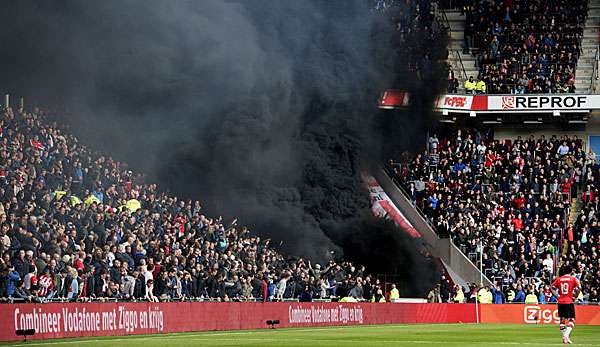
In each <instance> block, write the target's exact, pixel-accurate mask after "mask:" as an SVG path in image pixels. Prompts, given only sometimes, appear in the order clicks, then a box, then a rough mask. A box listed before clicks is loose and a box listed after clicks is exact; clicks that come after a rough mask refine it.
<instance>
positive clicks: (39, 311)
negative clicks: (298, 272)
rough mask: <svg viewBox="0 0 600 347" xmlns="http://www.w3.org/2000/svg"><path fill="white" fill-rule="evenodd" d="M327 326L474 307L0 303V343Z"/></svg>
mask: <svg viewBox="0 0 600 347" xmlns="http://www.w3.org/2000/svg"><path fill="white" fill-rule="evenodd" d="M269 319H277V320H279V321H280V324H279V327H315V326H331V325H336V326H340V325H363V324H364V325H367V324H392V323H396V324H403V323H459V322H467V323H472V322H475V321H476V313H475V309H474V305H468V304H465V305H456V304H408V303H407V304H404V303H402V304H401V303H398V304H391V303H387V304H383V303H266V304H265V303H237V302H228V303H202V302H179V303H147V302H144V303H141V302H140V303H48V304H12V305H0V327H1V328H0V340H1V341H14V340H19V337H18V336H17V335H16V334H15V330H16V329H31V328H35V329H36V331H38V333H36V334H35V335H34V336H33V338H35V339H51V338H64V337H82V336H114V335H131V334H155V333H173V332H185V331H206V330H237V329H260V328H267V324H266V320H269Z"/></svg>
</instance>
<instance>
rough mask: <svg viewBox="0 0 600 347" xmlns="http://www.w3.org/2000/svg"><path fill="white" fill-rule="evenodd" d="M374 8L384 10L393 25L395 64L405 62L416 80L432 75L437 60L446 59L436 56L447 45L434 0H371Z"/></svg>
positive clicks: (445, 33)
mask: <svg viewBox="0 0 600 347" xmlns="http://www.w3.org/2000/svg"><path fill="white" fill-rule="evenodd" d="M374 9H375V10H376V11H380V12H382V13H385V14H386V15H387V16H388V18H389V19H390V20H391V22H392V25H393V26H394V29H395V31H396V35H395V37H394V47H396V55H395V57H394V59H395V60H396V63H400V64H406V65H407V66H408V70H410V71H414V72H416V73H417V76H418V77H419V79H428V78H429V77H431V76H432V69H433V68H434V66H435V64H436V62H437V61H438V60H439V61H441V60H443V59H445V57H438V56H437V55H438V54H440V51H443V50H444V49H445V48H446V47H445V41H444V40H443V39H442V38H443V37H444V36H446V35H447V31H446V28H445V27H444V25H442V24H441V23H440V20H439V16H438V14H439V13H438V6H437V2H435V1H429V0H411V1H405V0H374ZM440 44H443V46H444V47H438V46H439V45H440ZM403 68H405V67H404V66H403Z"/></svg>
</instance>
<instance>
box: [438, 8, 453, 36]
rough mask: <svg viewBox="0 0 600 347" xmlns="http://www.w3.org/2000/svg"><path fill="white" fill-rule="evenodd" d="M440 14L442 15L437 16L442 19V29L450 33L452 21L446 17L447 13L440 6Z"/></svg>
mask: <svg viewBox="0 0 600 347" xmlns="http://www.w3.org/2000/svg"><path fill="white" fill-rule="evenodd" d="M438 12H439V13H440V15H439V16H437V17H438V18H439V17H441V19H442V20H441V22H442V23H441V24H443V25H442V27H444V28H445V29H446V31H447V32H450V21H449V20H448V16H447V15H446V11H444V9H443V8H441V7H440V6H438Z"/></svg>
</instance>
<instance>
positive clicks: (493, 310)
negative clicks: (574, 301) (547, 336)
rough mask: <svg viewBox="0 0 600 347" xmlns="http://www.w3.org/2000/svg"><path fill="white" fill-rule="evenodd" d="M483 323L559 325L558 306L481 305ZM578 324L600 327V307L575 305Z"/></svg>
mask: <svg viewBox="0 0 600 347" xmlns="http://www.w3.org/2000/svg"><path fill="white" fill-rule="evenodd" d="M480 312H481V322H482V323H511V324H558V323H559V322H558V308H557V306H556V305H519V304H505V305H493V304H490V305H481V306H480ZM575 314H576V317H577V318H576V322H577V324H583V325H600V306H584V305H575Z"/></svg>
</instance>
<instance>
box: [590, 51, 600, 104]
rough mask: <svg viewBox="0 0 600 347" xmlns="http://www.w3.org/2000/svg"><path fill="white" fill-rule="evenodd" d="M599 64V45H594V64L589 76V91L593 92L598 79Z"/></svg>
mask: <svg viewBox="0 0 600 347" xmlns="http://www.w3.org/2000/svg"><path fill="white" fill-rule="evenodd" d="M599 64H600V47H599V46H598V45H596V53H595V54H594V64H593V65H594V66H593V71H592V76H591V77H590V89H589V90H590V92H591V93H593V92H595V89H596V88H595V87H596V81H597V80H598V65H599Z"/></svg>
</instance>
